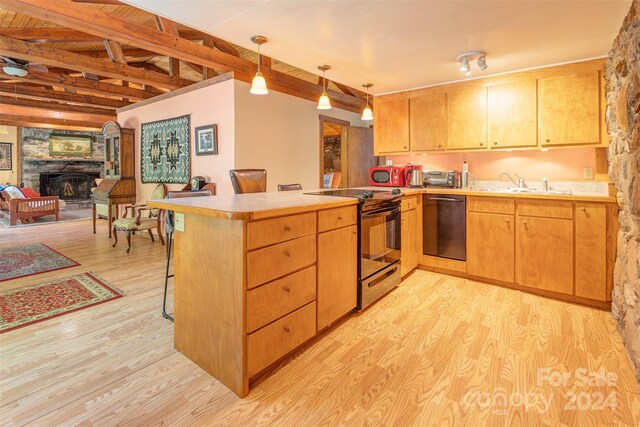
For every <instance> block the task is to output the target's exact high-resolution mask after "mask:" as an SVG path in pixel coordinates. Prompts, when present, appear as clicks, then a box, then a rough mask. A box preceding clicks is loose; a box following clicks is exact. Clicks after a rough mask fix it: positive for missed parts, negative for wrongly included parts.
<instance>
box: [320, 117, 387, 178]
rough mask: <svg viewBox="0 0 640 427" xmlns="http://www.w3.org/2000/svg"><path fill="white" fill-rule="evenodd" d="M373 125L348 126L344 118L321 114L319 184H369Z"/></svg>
mask: <svg viewBox="0 0 640 427" xmlns="http://www.w3.org/2000/svg"><path fill="white" fill-rule="evenodd" d="M376 164H377V158H376V157H375V156H374V155H373V129H372V128H363V127H356V126H350V123H349V122H347V121H345V120H340V119H336V118H333V117H328V116H323V115H321V116H320V179H319V183H320V187H321V188H349V187H363V186H367V185H368V184H369V176H368V172H369V168H370V167H372V166H375V165H376Z"/></svg>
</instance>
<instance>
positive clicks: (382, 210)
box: [362, 207, 400, 219]
mask: <svg viewBox="0 0 640 427" xmlns="http://www.w3.org/2000/svg"><path fill="white" fill-rule="evenodd" d="M394 213H400V208H399V207H396V208H393V209H389V208H380V209H376V210H373V211H369V212H363V213H362V218H363V219H364V218H373V217H374V216H380V214H394Z"/></svg>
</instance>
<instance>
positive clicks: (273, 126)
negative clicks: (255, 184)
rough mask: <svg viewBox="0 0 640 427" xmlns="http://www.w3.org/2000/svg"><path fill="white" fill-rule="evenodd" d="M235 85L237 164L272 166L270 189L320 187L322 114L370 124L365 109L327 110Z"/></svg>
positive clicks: (261, 167) (254, 166)
mask: <svg viewBox="0 0 640 427" xmlns="http://www.w3.org/2000/svg"><path fill="white" fill-rule="evenodd" d="M268 84H269V83H268V82H267V85H268ZM235 88H236V92H235V109H236V137H235V141H236V147H235V167H236V168H238V169H244V168H260V169H266V170H267V191H276V190H277V185H278V184H293V183H299V184H301V185H302V188H304V189H316V188H318V184H319V177H320V120H319V116H320V115H321V114H322V115H325V116H329V117H334V118H337V119H341V120H346V121H348V122H350V123H351V125H352V126H362V127H368V126H369V125H368V123H366V122H363V121H361V120H360V114H356V113H351V112H349V111H345V110H340V109H337V108H332V109H331V110H322V111H321V110H318V109H317V108H316V105H317V103H316V102H313V101H307V100H305V99H301V98H297V97H295V96H291V95H287V94H284V93H280V92H275V91H273V90H272V91H270V92H269V94H268V95H252V94H250V93H249V88H250V85H249V84H248V83H245V82H241V81H237V80H236V81H235Z"/></svg>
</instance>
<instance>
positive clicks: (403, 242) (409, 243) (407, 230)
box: [400, 197, 422, 277]
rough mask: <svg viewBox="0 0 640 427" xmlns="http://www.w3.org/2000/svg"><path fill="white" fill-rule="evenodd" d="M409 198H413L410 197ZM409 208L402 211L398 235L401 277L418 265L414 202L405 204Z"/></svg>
mask: <svg viewBox="0 0 640 427" xmlns="http://www.w3.org/2000/svg"><path fill="white" fill-rule="evenodd" d="M410 199H415V197H411V198H410ZM407 206H408V207H410V209H408V210H404V209H403V211H402V229H401V236H400V249H401V255H400V275H401V276H402V277H404V276H406V275H407V274H409V273H411V272H412V271H413V270H414V269H415V268H416V267H417V266H418V259H419V258H420V254H421V252H422V251H421V250H420V249H421V248H420V247H419V234H420V230H419V227H418V224H419V222H418V210H417V209H416V208H415V206H416V202H415V201H412V203H408V204H407Z"/></svg>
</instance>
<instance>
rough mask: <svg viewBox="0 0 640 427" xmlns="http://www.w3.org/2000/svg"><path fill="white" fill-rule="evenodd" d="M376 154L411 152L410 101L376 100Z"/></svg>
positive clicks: (374, 127)
mask: <svg viewBox="0 0 640 427" xmlns="http://www.w3.org/2000/svg"><path fill="white" fill-rule="evenodd" d="M374 109H375V111H376V113H375V114H374V121H373V123H374V126H373V135H374V136H373V139H374V147H375V154H379V153H400V152H405V151H409V100H408V99H398V100H392V101H378V100H376V99H374Z"/></svg>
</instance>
